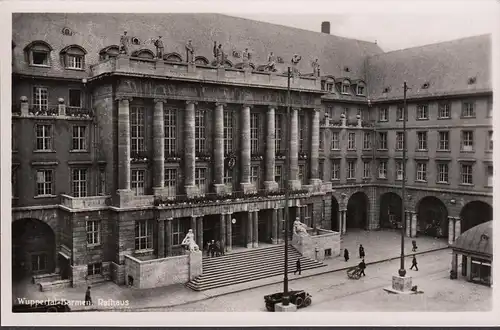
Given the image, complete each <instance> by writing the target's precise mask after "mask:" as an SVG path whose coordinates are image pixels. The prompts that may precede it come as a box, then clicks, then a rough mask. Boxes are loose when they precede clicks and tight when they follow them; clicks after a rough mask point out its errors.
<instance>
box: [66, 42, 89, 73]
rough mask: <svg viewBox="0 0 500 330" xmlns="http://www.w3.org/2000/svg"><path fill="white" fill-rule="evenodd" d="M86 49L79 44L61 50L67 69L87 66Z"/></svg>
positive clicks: (81, 68)
mask: <svg viewBox="0 0 500 330" xmlns="http://www.w3.org/2000/svg"><path fill="white" fill-rule="evenodd" d="M86 54H87V52H86V51H85V49H83V48H82V47H80V46H78V45H71V46H68V47H66V48H64V49H63V50H62V51H61V56H62V60H63V62H64V67H65V68H66V69H73V70H83V68H84V67H85V55H86Z"/></svg>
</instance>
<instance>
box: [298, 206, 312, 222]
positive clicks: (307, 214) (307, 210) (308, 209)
mask: <svg viewBox="0 0 500 330" xmlns="http://www.w3.org/2000/svg"><path fill="white" fill-rule="evenodd" d="M313 206H314V204H307V205H305V206H304V207H302V208H301V211H302V212H303V213H302V219H304V224H306V225H307V226H308V227H312V226H313V223H312V215H313Z"/></svg>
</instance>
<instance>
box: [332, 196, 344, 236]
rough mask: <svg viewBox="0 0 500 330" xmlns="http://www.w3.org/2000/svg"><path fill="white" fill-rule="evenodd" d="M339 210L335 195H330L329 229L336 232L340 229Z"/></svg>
mask: <svg viewBox="0 0 500 330" xmlns="http://www.w3.org/2000/svg"><path fill="white" fill-rule="evenodd" d="M339 210H340V205H339V202H338V201H337V198H335V196H333V195H332V212H331V220H330V221H331V222H330V229H331V230H334V231H338V232H340V230H341V223H340V217H339Z"/></svg>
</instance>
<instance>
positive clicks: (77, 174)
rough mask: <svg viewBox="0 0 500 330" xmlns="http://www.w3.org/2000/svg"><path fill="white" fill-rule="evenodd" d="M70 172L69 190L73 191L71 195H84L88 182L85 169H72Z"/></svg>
mask: <svg viewBox="0 0 500 330" xmlns="http://www.w3.org/2000/svg"><path fill="white" fill-rule="evenodd" d="M72 172H73V173H72V180H71V187H72V188H71V190H72V191H73V197H86V196H87V184H88V182H87V169H85V168H83V169H82V168H79V169H73V171H72Z"/></svg>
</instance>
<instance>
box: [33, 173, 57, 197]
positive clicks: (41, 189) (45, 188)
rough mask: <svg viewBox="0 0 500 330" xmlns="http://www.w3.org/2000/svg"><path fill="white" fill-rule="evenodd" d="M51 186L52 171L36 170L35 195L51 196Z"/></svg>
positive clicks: (52, 184) (52, 185) (52, 186)
mask: <svg viewBox="0 0 500 330" xmlns="http://www.w3.org/2000/svg"><path fill="white" fill-rule="evenodd" d="M53 188H54V182H53V171H52V170H38V171H37V172H36V196H51V195H53Z"/></svg>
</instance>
